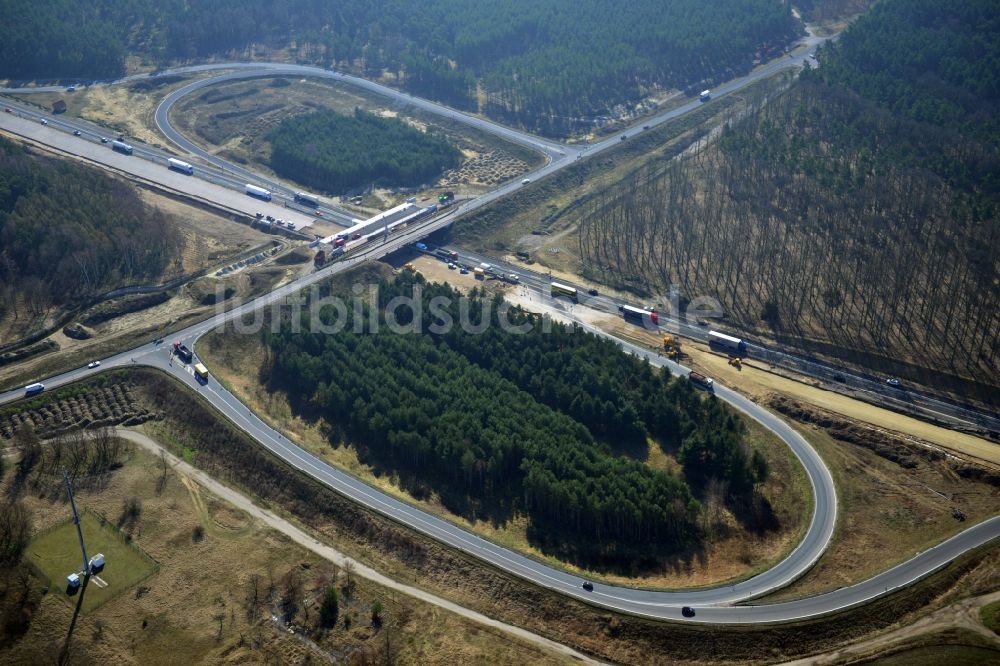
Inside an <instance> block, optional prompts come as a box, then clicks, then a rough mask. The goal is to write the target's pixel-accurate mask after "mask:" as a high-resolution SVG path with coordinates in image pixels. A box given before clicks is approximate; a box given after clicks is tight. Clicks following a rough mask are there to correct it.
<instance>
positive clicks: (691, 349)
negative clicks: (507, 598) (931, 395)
mask: <svg viewBox="0 0 1000 666" xmlns="http://www.w3.org/2000/svg"><path fill="white" fill-rule="evenodd" d="M685 351H686V352H688V353H690V354H691V357H692V360H693V361H694V364H695V365H697V366H700V367H701V369H703V370H705V371H706V373H708V374H709V375H710V376H712V377H715V378H716V379H717V381H719V382H721V383H722V384H725V385H726V386H730V387H732V388H736V389H738V390H740V391H741V392H743V393H747V394H749V395H750V396H751V397H754V398H757V399H762V398H764V397H765V396H766V395H767V394H769V393H784V394H786V395H789V396H792V397H794V398H795V399H797V400H800V401H802V402H806V403H808V404H810V405H815V406H817V407H822V408H823V409H826V410H829V411H831V412H835V413H837V414H843V415H844V416H848V417H850V418H853V419H857V420H859V421H864V422H865V423H871V424H873V425H877V426H880V427H883V428H886V429H888V430H894V431H896V432H899V433H902V434H904V435H910V436H911V437H916V438H917V439H921V440H923V441H925V442H930V443H932V444H936V445H938V446H941V447H943V448H946V449H950V450H952V451H955V452H956V453H959V454H962V455H965V456H969V457H973V458H978V459H979V460H983V461H986V462H988V463H991V464H993V465H1000V446H997V445H996V444H993V443H991V442H988V441H986V440H985V439H980V438H978V437H973V436H972V435H967V434H965V433H961V432H955V431H954V430H948V429H947V428H941V427H939V426H936V425H932V424H930V423H926V422H924V421H921V420H919V419H915V418H912V417H909V416H904V415H902V414H898V413H896V412H893V411H891V410H888V409H882V408H881V407H876V406H875V405H870V404H868V403H866V402H861V401H860V400H854V399H853V398H849V397H847V396H845V395H841V394H839V393H835V392H833V391H826V390H824V389H822V388H819V387H817V386H813V385H811V384H807V383H803V382H798V381H795V380H793V379H789V378H787V377H782V376H779V375H774V374H771V373H770V372H767V371H766V370H765V369H762V368H761V367H760V366H759V365H758V364H757V363H756V362H754V361H751V362H750V363H746V364H744V366H743V370H742V371H739V370H736V369H734V368H732V367H730V366H729V364H728V363H727V359H726V358H725V357H724V356H721V355H719V354H714V353H711V352H708V351H707V350H705V348H703V347H701V346H694V345H693V344H688V345H687V346H686V348H685Z"/></svg>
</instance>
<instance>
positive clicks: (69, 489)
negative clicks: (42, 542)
mask: <svg viewBox="0 0 1000 666" xmlns="http://www.w3.org/2000/svg"><path fill="white" fill-rule="evenodd" d="M63 480H64V481H65V482H66V493H67V494H68V495H69V505H70V507H71V508H72V509H73V524H74V525H76V535H77V536H78V537H80V552H82V553H83V572H84V573H83V576H84V578H83V579H84V583H83V584H84V585H86V584H87V583H86V580H87V579H88V578H90V560H88V559H87V546H86V545H85V544H84V543H83V528H82V527H80V514H78V513H77V512H76V500H74V499H73V482H72V481H70V480H69V474H68V473H67V472H66V469H65V468H63Z"/></svg>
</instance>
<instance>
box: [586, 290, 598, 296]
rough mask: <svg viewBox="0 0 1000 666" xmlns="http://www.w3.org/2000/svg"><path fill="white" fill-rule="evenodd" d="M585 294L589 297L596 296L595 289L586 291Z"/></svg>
mask: <svg viewBox="0 0 1000 666" xmlns="http://www.w3.org/2000/svg"><path fill="white" fill-rule="evenodd" d="M587 293H588V294H590V295H591V296H597V290H596V289H588V290H587Z"/></svg>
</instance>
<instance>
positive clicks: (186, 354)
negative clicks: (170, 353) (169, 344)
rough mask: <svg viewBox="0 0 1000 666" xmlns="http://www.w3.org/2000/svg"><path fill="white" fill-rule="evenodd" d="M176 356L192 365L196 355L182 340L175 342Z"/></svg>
mask: <svg viewBox="0 0 1000 666" xmlns="http://www.w3.org/2000/svg"><path fill="white" fill-rule="evenodd" d="M174 354H176V355H177V357H178V358H179V359H181V360H182V361H184V362H185V363H190V362H191V359H193V358H194V354H193V353H192V352H191V350H190V349H188V348H187V347H186V346H185V345H184V344H183V343H182V342H181V341H180V340H178V341H176V342H174Z"/></svg>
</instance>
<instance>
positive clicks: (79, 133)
mask: <svg viewBox="0 0 1000 666" xmlns="http://www.w3.org/2000/svg"><path fill="white" fill-rule="evenodd" d="M81 134H83V132H81V131H80V130H73V136H80V135H81Z"/></svg>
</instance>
